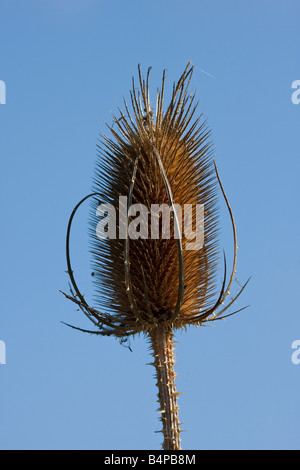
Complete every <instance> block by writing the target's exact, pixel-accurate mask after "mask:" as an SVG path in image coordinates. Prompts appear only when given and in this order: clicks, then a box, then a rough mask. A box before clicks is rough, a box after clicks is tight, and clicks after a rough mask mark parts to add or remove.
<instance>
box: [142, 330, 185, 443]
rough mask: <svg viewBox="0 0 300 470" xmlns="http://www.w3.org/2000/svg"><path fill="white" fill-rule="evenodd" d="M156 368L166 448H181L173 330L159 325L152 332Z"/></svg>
mask: <svg viewBox="0 0 300 470" xmlns="http://www.w3.org/2000/svg"><path fill="white" fill-rule="evenodd" d="M150 339H151V344H152V350H153V356H154V362H153V365H154V367H155V369H156V378H157V383H156V384H157V387H158V401H159V404H160V409H159V411H160V413H161V421H162V424H163V429H162V431H161V432H162V433H163V435H164V442H163V449H164V450H180V449H181V447H180V437H179V435H180V428H179V424H180V423H179V418H178V408H179V407H178V405H177V396H178V394H179V393H178V392H177V391H176V387H175V377H176V374H175V372H174V364H175V360H174V341H173V332H172V331H171V330H168V329H166V328H164V327H163V326H159V327H158V328H156V329H155V330H154V331H153V332H151V333H150Z"/></svg>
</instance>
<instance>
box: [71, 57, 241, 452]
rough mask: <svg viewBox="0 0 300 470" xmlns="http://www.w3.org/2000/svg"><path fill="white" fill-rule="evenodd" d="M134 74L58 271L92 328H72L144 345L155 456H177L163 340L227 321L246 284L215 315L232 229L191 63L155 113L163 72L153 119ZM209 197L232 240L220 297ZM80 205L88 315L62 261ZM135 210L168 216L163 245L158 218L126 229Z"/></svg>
mask: <svg viewBox="0 0 300 470" xmlns="http://www.w3.org/2000/svg"><path fill="white" fill-rule="evenodd" d="M138 71H139V89H138V90H137V88H136V85H135V82H134V79H133V83H132V91H131V92H130V99H131V111H130V109H129V106H128V104H127V102H126V101H125V100H124V106H125V109H124V111H123V112H122V111H121V110H120V109H119V113H120V116H119V117H115V116H114V124H113V125H112V126H111V127H110V132H111V136H110V137H107V136H105V135H103V136H102V143H101V146H99V157H98V161H97V170H96V177H95V180H94V192H93V193H92V194H89V195H88V196H86V197H85V198H84V199H83V200H82V201H80V203H79V204H77V206H76V207H75V209H74V210H73V212H72V215H71V218H70V221H69V225H68V231H67V264H68V274H69V276H70V280H71V283H72V290H71V295H67V294H65V295H66V297H68V298H69V299H70V300H72V301H73V302H75V303H76V304H77V305H79V307H80V308H81V310H82V311H83V312H84V314H85V315H86V316H87V317H88V318H89V320H91V321H92V323H93V324H94V326H95V327H96V328H95V329H94V330H93V331H89V330H82V329H80V328H76V327H73V328H76V329H79V330H81V331H89V332H90V333H93V334H98V335H107V336H109V335H115V336H117V337H120V338H122V337H127V336H129V335H134V334H136V333H141V332H143V333H145V334H147V335H148V336H149V338H150V341H151V345H152V348H153V353H154V363H153V364H154V366H155V368H156V372H157V379H158V381H157V384H158V388H159V402H160V411H161V414H162V422H163V433H164V448H165V449H179V448H180V439H179V433H180V429H179V422H178V406H177V392H176V388H175V374H174V370H173V365H174V353H173V339H172V338H173V332H174V330H176V329H178V328H182V327H186V326H187V325H201V324H203V323H205V322H209V321H215V320H217V319H221V318H224V317H225V316H228V314H225V311H226V310H227V309H228V308H229V307H230V306H231V305H232V304H233V303H234V301H235V300H236V299H237V297H238V296H239V295H240V294H241V292H242V291H243V290H244V288H245V286H246V284H247V283H246V284H245V285H244V286H243V287H242V288H241V289H240V291H239V292H238V293H237V295H236V296H235V297H233V298H231V300H230V301H229V302H228V304H227V305H226V306H225V305H224V301H225V299H226V297H227V295H228V294H229V290H230V287H231V285H232V282H233V279H234V275H235V269H236V255H237V243H236V229H235V223H234V218H233V214H232V211H231V208H230V206H229V203H228V200H227V197H226V195H225V192H224V189H223V187H222V184H221V181H220V178H219V175H218V172H217V168H216V165H215V162H214V160H213V150H212V142H211V136H210V131H209V129H208V126H207V124H206V121H205V120H204V119H203V117H202V115H200V116H198V117H197V118H195V114H196V110H197V103H195V95H194V94H191V93H190V92H189V85H190V80H191V77H192V72H193V67H192V65H191V63H189V64H188V65H187V67H186V69H185V70H184V72H183V74H182V76H181V77H180V79H179V80H178V82H177V83H176V84H174V86H173V92H172V96H171V99H170V102H169V104H168V106H167V108H166V110H165V111H164V109H163V104H164V94H165V72H164V73H163V78H162V86H161V89H160V90H158V91H157V97H156V107H155V110H153V108H152V106H151V103H150V88H149V74H150V69H149V70H148V73H147V77H146V80H144V79H143V77H142V74H141V70H140V67H139V69H138ZM219 187H220V188H221V191H222V194H223V197H224V199H225V202H226V204H227V208H228V211H229V215H230V219H231V223H232V228H233V237H234V259H233V266H232V270H231V274H230V276H229V280H228V281H227V274H226V258H225V255H224V279H223V283H222V286H221V287H220V288H218V287H217V282H216V270H217V267H218V262H219V250H218V209H217V192H218V188H219ZM88 198H93V211H92V214H91V218H90V235H91V254H92V262H93V274H94V276H93V280H94V283H95V288H96V293H97V300H98V303H99V305H100V306H101V308H100V309H99V310H98V309H95V308H92V307H90V306H89V305H88V304H87V303H86V301H85V299H84V297H83V295H82V294H81V292H80V290H79V288H78V286H77V284H76V282H75V279H74V275H73V271H72V267H71V262H70V253H69V239H70V230H71V225H72V221H73V217H74V215H75V213H76V211H77V210H78V208H79V207H80V205H81V204H82V203H83V202H84V201H85V200H86V199H88ZM99 204H106V205H108V204H109V205H110V206H111V207H114V208H115V213H114V217H113V221H114V224H115V225H114V227H113V235H114V236H110V237H108V238H106V239H103V238H102V239H100V238H99V235H98V233H97V225H98V223H99V211H97V206H99ZM137 204H138V205H140V206H139V207H141V206H142V207H143V208H146V210H147V214H151V215H152V213H153V212H152V209H153V207H155V208H156V209H157V208H158V207H160V208H162V207H165V208H166V207H168V208H169V215H171V217H170V225H169V227H167V228H168V229H169V231H168V234H169V236H168V237H165V236H163V235H164V234H163V231H164V229H166V227H163V223H164V222H163V220H162V211H158V212H155V215H154V216H153V217H151V218H150V220H149V217H148V215H145V214H139V217H137V218H136V219H135V220H133V214H132V207H135V205H137ZM163 205H164V206H163ZM188 206H189V207H192V211H191V212H190V213H189V216H190V219H189V224H190V227H189V228H190V229H191V228H192V226H193V224H195V213H196V214H197V207H198V208H203V215H204V232H203V240H202V244H201V247H198V249H187V244H188V243H190V238H189V237H188V236H187V233H188V234H190V233H191V232H190V231H189V230H185V229H186V228H187V227H186V226H184V227H183V225H184V223H183V222H184V221H183V218H182V217H180V216H181V215H182V214H183V209H184V208H186V207H188ZM104 209H105V206H104ZM104 209H103V210H104ZM195 211H196V212H195ZM103 214H104V212H103V211H102V215H103ZM124 215H125V217H124ZM184 217H185V214H184ZM110 220H112V219H110ZM133 222H134V224H135V225H134V226H135V228H136V233H138V236H136V237H133V238H134V239H132V237H130V224H132V223H133ZM202 222H203V221H202ZM196 223H197V220H196ZM137 228H139V230H137ZM153 234H155V236H153ZM151 235H152V236H151ZM234 313H236V312H234ZM232 314H233V313H230V314H229V315H232ZM69 326H71V325H69Z"/></svg>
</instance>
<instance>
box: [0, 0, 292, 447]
mask: <svg viewBox="0 0 300 470" xmlns="http://www.w3.org/2000/svg"><path fill="white" fill-rule="evenodd" d="M299 14H300V4H299V1H296V0H286V1H285V2H283V1H279V0H260V1H258V0H255V1H248V0H239V1H238V0H226V2H224V1H223V0H209V1H205V0H198V1H193V0H185V1H178V0H173V1H171V0H160V1H158V0H153V1H151V2H146V1H144V0H140V1H133V0H128V1H126V2H125V1H121V0H118V1H116V0H110V1H96V0H73V1H70V0H60V1H59V0H49V1H48V0H45V1H43V2H39V1H32V0H28V1H26V2H23V1H21V0H19V1H16V0H1V1H0V18H1V27H0V58H1V60H0V80H2V81H4V82H5V85H6V104H5V105H0V158H1V172H0V210H1V232H0V233H1V234H0V240H1V243H0V257H1V258H0V259H1V265H0V282H1V302H0V340H1V341H3V342H4V343H5V345H6V364H5V365H3V364H2V365H0V448H1V449H159V448H160V446H161V434H159V433H155V431H158V430H160V429H161V426H160V422H159V419H158V418H159V417H158V413H157V412H156V409H157V403H156V389H155V381H154V378H153V374H154V369H153V368H151V366H146V363H148V362H151V360H150V359H151V357H150V353H149V345H148V343H147V342H146V341H145V338H143V337H139V338H135V339H134V340H131V348H132V351H133V352H130V351H129V349H127V348H125V347H124V346H122V345H120V344H119V342H118V340H115V339H113V338H100V337H96V336H95V337H94V336H90V335H85V334H83V333H79V332H76V331H73V330H71V329H68V328H67V327H66V326H64V325H63V324H62V323H61V321H66V322H69V323H73V324H77V325H78V326H81V327H83V328H84V327H89V326H90V325H89V324H87V323H86V321H85V318H84V317H82V314H80V312H77V311H76V308H74V306H73V305H72V304H71V303H70V302H68V301H67V300H66V299H65V298H64V297H63V296H62V295H61V294H60V293H59V290H60V289H62V290H67V289H68V279H67V275H66V273H65V270H66V262H65V253H64V243H65V231H66V224H67V220H68V217H69V214H70V212H71V210H72V208H73V206H74V205H75V204H76V203H77V202H78V201H79V200H80V199H81V198H82V197H83V196H85V195H86V194H88V192H89V191H90V188H91V183H92V176H93V169H94V165H95V160H96V143H97V138H98V133H99V131H103V132H105V131H106V125H105V122H108V123H111V122H112V118H111V114H110V113H111V111H115V110H116V106H117V105H122V99H123V96H125V97H128V93H129V89H130V87H131V77H132V75H135V76H136V75H137V65H138V63H141V66H142V69H143V70H144V71H146V70H147V68H148V66H152V67H153V69H152V73H151V84H152V86H153V89H154V90H155V89H156V87H157V86H159V85H160V80H161V74H162V70H163V69H164V68H166V69H167V87H168V86H169V87H170V88H171V86H172V84H173V82H174V81H175V80H177V79H178V77H179V75H180V74H181V72H182V71H183V68H184V67H185V65H186V64H187V62H188V61H189V60H192V61H193V63H194V66H195V71H194V76H193V80H192V85H191V86H192V88H193V89H194V90H196V93H197V97H198V99H199V109H200V110H201V111H202V112H203V113H204V115H205V116H206V117H207V119H208V123H209V125H210V127H211V128H212V136H213V139H214V142H215V149H216V162H217V165H218V169H219V173H220V176H221V178H222V181H223V185H224V187H225V189H226V191H227V195H228V197H229V199H230V202H231V206H232V209H233V211H234V214H235V219H236V224H237V230H238V244H239V257H238V272H237V278H238V282H239V283H243V282H245V281H246V279H247V278H248V277H249V276H250V275H252V279H251V282H250V284H249V285H248V287H247V289H246V291H245V292H244V293H243V295H242V297H241V298H240V299H239V300H238V302H237V304H236V306H237V307H238V308H240V307H243V306H244V305H248V304H250V305H251V306H250V308H249V309H247V310H246V311H244V312H242V313H241V314H239V315H237V316H234V317H231V318H230V319H227V320H226V321H224V322H217V324H216V326H214V327H206V328H204V327H203V328H197V329H196V328H194V329H189V330H188V331H187V332H184V333H179V334H177V335H176V339H177V345H176V351H177V364H176V371H177V373H178V377H177V387H178V390H179V391H181V392H183V394H182V395H181V396H180V400H179V405H180V418H181V421H182V422H183V425H182V427H183V429H185V432H184V433H183V434H182V447H183V449H299V447H300V446H299V442H300V431H299V414H300V413H299V412H300V405H299V392H300V364H299V365H294V364H293V363H292V360H291V357H292V353H293V349H292V343H293V342H294V341H295V340H300V322H299V305H298V292H299V280H300V276H299V271H300V254H299V232H300V218H299V171H300V151H299V149H300V146H299V131H300V104H299V105H296V104H293V103H292V100H291V96H292V93H293V90H292V83H293V82H294V81H295V80H300V61H299V50H298V49H299V48H298V44H299V39H300V38H299V35H300V33H299ZM204 72H205V73H204ZM0 98H1V97H0ZM0 101H1V99H0ZM221 207H223V209H224V210H223V211H222V217H221V222H222V231H221V246H224V248H225V249H226V252H227V253H228V258H230V256H231V255H232V240H231V233H230V225H229V221H228V216H227V215H226V213H225V208H224V206H222V203H221ZM87 213H88V208H83V209H82V211H81V212H80V214H79V215H78V218H77V219H76V223H75V224H74V232H73V236H72V254H73V264H74V267H75V266H76V268H75V269H76V273H77V279H78V282H79V284H80V285H81V288H82V290H83V291H84V292H85V293H86V295H87V297H89V299H91V302H92V298H93V291H92V283H91V276H90V267H89V253H88V240H87ZM223 214H224V215H223ZM221 273H222V271H221V267H220V280H221ZM237 289H238V284H236V286H235V288H234V289H233V292H235V291H236V290H237Z"/></svg>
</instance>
